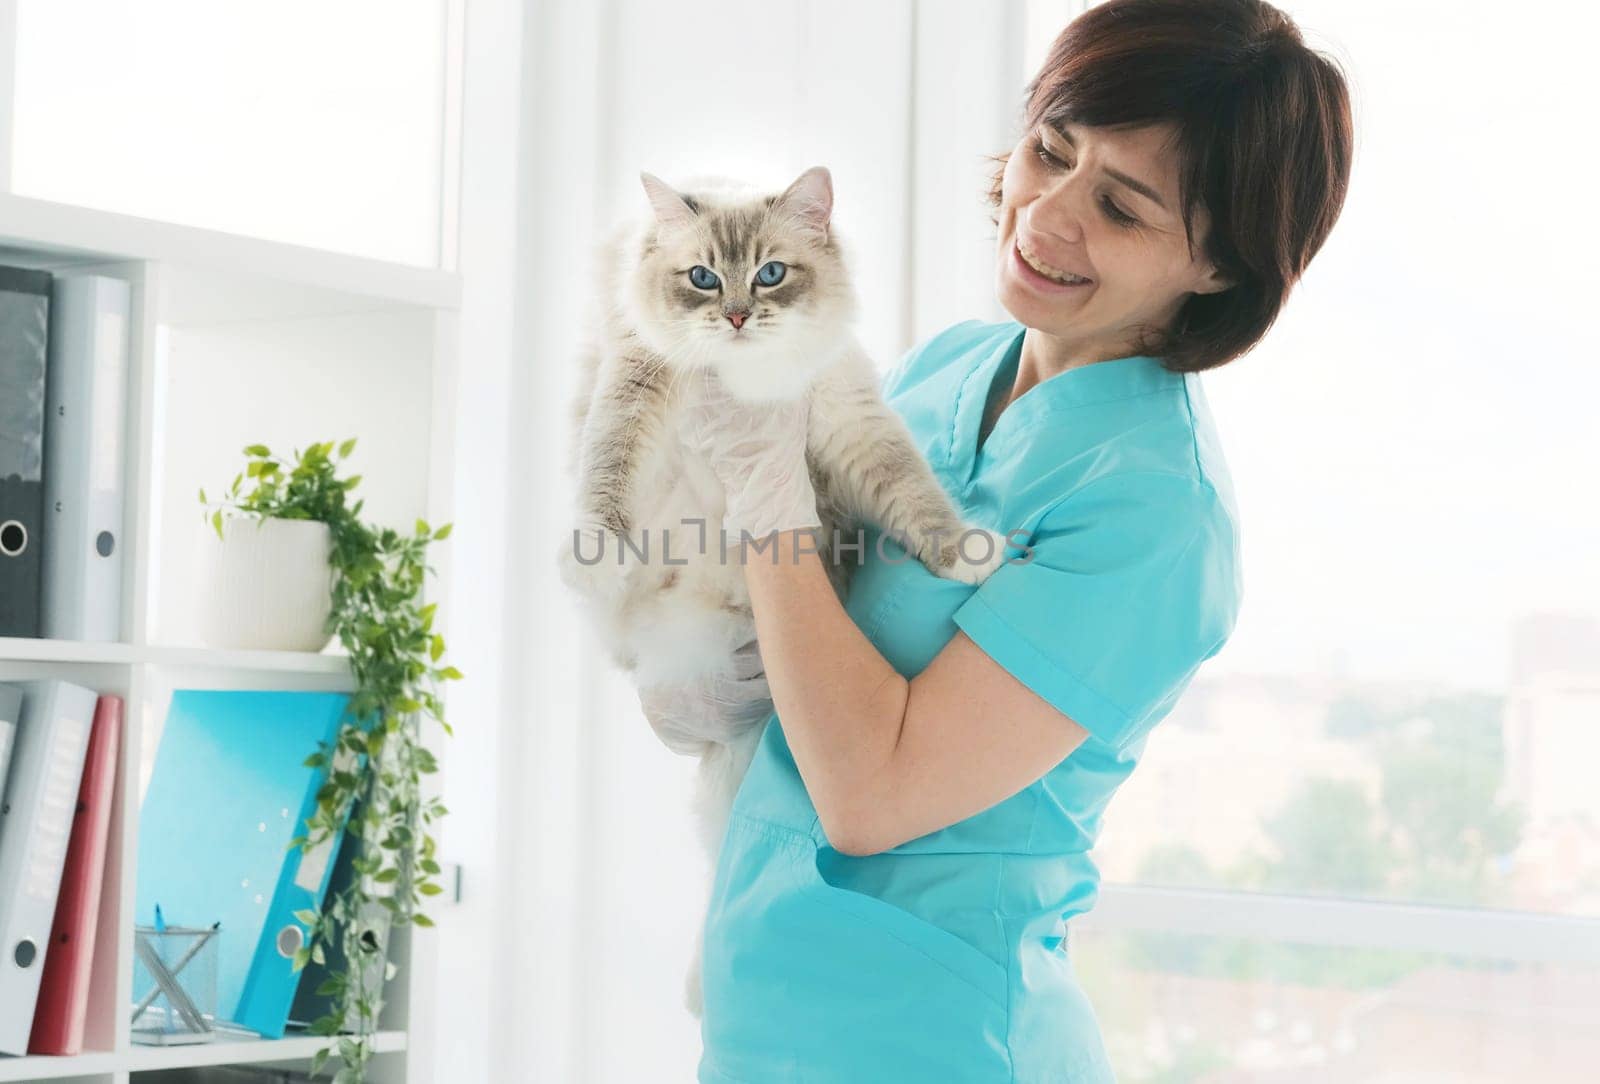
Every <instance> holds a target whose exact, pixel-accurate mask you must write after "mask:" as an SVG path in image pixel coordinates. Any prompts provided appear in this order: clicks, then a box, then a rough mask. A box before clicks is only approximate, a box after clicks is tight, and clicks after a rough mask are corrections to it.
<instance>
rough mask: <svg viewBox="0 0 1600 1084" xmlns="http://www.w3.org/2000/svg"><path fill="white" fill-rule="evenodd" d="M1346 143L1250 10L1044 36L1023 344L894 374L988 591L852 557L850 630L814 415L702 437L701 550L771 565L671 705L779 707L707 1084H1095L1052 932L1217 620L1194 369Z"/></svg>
mask: <svg viewBox="0 0 1600 1084" xmlns="http://www.w3.org/2000/svg"><path fill="white" fill-rule="evenodd" d="M1351 139H1352V134H1351V120H1350V108H1349V100H1348V94H1347V90H1346V87H1345V83H1344V80H1343V79H1342V77H1341V76H1340V74H1339V72H1338V70H1337V68H1336V67H1335V66H1334V65H1333V64H1332V63H1331V62H1330V61H1328V60H1327V59H1326V58H1324V57H1323V56H1321V55H1319V54H1317V53H1315V52H1312V51H1311V50H1309V49H1308V48H1306V46H1305V45H1304V44H1303V42H1302V40H1301V38H1300V35H1299V32H1298V31H1297V29H1296V28H1295V26H1294V24H1293V23H1292V22H1291V21H1290V20H1289V19H1288V18H1287V17H1285V16H1284V15H1283V14H1281V13H1280V12H1278V11H1277V10H1276V9H1274V8H1272V7H1269V6H1268V5H1266V4H1264V3H1260V2H1258V0H1207V2H1201V0H1110V2H1108V3H1105V4H1102V5H1100V6H1098V7H1095V8H1093V9H1091V10H1090V11H1088V12H1087V13H1085V14H1084V15H1082V16H1080V17H1079V18H1077V19H1076V20H1074V21H1073V22H1072V23H1071V24H1070V25H1069V26H1068V27H1067V28H1066V29H1065V31H1063V33H1062V34H1061V36H1060V37H1059V38H1058V39H1057V41H1056V42H1055V44H1054V46H1053V47H1052V49H1051V52H1050V55H1049V57H1048V59H1047V60H1046V61H1045V63H1044V66H1043V68H1042V70H1041V71H1040V72H1039V74H1038V76H1037V77H1036V78H1035V79H1034V81H1033V82H1032V83H1031V84H1030V85H1029V87H1028V98H1027V108H1026V116H1025V131H1024V133H1023V136H1022V139H1021V141H1020V142H1019V143H1018V144H1017V145H1016V147H1015V148H1014V149H1013V150H1012V151H1011V152H1010V153H1009V154H1008V155H1007V156H1006V157H1005V158H1004V159H1003V161H1004V166H1003V170H1002V171H1001V172H1000V174H999V175H998V176H997V177H996V179H995V186H994V191H993V193H992V197H993V202H994V205H995V207H996V209H997V219H996V224H997V226H998V241H999V243H998V247H997V272H996V289H997V292H998V296H999V299H1000V301H1001V303H1002V304H1003V305H1004V306H1005V308H1006V309H1007V311H1008V312H1009V313H1010V314H1011V315H1012V316H1013V317H1014V318H1015V319H1014V321H1008V322H1005V323H1000V324H980V323H977V322H972V321H969V322H966V323H962V324H957V325H956V326H954V327H952V328H949V329H948V330H946V331H944V332H942V333H940V334H938V335H935V336H934V337H933V338H932V339H930V340H928V341H927V342H924V343H922V344H921V345H919V346H917V347H916V348H914V349H913V350H912V351H911V352H910V353H909V354H908V355H907V356H906V357H905V358H904V359H902V360H901V362H900V364H899V365H898V366H896V367H895V369H894V370H893V371H892V372H891V373H890V374H889V376H888V377H887V378H886V380H885V383H884V392H885V395H886V397H887V398H888V400H889V402H890V403H891V404H892V405H893V406H894V407H895V408H896V409H897V410H898V411H899V412H900V413H901V415H902V416H903V417H904V419H905V421H906V423H907V425H908V426H909V427H910V429H911V431H912V433H913V435H914V436H915V437H916V439H917V440H918V443H919V445H920V447H921V448H922V449H923V452H924V454H925V455H926V456H927V458H928V460H929V462H930V463H931V464H932V466H933V468H934V470H935V472H936V473H937V474H938V475H939V477H940V479H941V480H942V481H943V483H944V484H945V486H946V488H947V489H948V491H949V492H950V494H951V496H952V498H954V499H955V500H956V501H957V502H958V503H959V504H960V506H961V508H962V510H963V512H964V514H965V516H966V517H967V519H968V520H969V521H970V522H974V523H978V524H981V525H983V526H987V527H990V528H992V529H994V530H997V531H1000V532H1018V533H1015V534H1013V535H1012V536H1011V537H1012V538H1013V539H1016V540H1018V541H1019V542H1021V541H1023V540H1025V543H1026V550H1025V551H1021V550H1019V551H1018V552H1017V553H1016V554H1015V555H1014V557H1013V560H1012V561H1010V562H1008V563H1006V564H1004V565H1002V566H1001V567H1000V568H999V569H998V570H997V571H995V572H994V573H993V574H992V575H990V577H989V578H988V579H987V580H986V581H985V582H984V583H982V584H981V585H979V586H977V587H976V588H974V587H972V586H970V585H964V584H960V583H956V582H953V581H951V580H947V579H939V578H936V577H934V576H933V575H931V574H930V573H928V572H927V571H926V569H924V568H923V567H922V566H921V565H920V564H918V563H917V562H915V561H912V560H909V559H907V557H906V554H905V551H904V550H903V549H901V548H900V547H899V546H898V545H896V544H895V543H894V542H892V541H888V540H883V541H881V542H880V540H879V538H878V536H877V535H876V534H874V533H871V532H869V533H868V535H867V539H868V544H867V546H866V547H865V552H864V554H863V555H862V557H863V560H864V563H863V564H862V566H861V567H860V568H859V569H858V570H857V572H856V576H855V579H854V582H853V585H852V587H851V591H850V594H849V598H848V602H847V604H846V605H845V606H841V605H840V604H839V603H838V601H837V600H836V598H835V596H834V594H833V592H832V590H831V588H830V587H829V584H828V580H827V577H826V574H825V571H824V569H823V567H822V564H821V561H820V559H819V558H818V557H817V556H816V555H815V553H814V552H813V551H814V547H813V546H812V545H810V542H811V539H810V538H809V537H803V536H804V535H805V534H806V529H807V528H811V527H814V526H815V525H817V523H818V518H817V515H816V507H815V498H814V494H813V493H812V492H811V489H810V485H809V480H808V479H807V476H806V472H805V470H804V469H797V468H798V467H799V465H800V464H802V463H803V459H802V456H803V450H804V447H805V436H804V434H805V421H806V419H805V415H804V408H803V406H788V407H785V406H779V407H765V408H753V407H749V406H745V405H742V404H739V403H737V402H735V401H733V400H731V399H727V398H725V397H718V393H716V392H715V391H714V390H713V392H711V393H709V394H710V398H708V399H707V400H706V401H705V402H704V403H703V404H702V406H701V408H700V409H699V410H697V411H696V412H695V415H694V417H695V419H696V421H695V422H694V423H692V424H691V426H690V429H691V432H690V433H689V434H687V435H688V437H689V438H690V439H691V440H693V441H695V442H696V443H698V444H699V445H700V447H702V448H703V449H704V451H705V452H706V454H707V455H708V457H709V458H710V459H711V461H712V462H713V464H714V466H715V467H716V469H717V473H718V475H719V477H720V478H721V479H722V481H723V483H724V485H725V487H726V488H727V491H728V517H727V520H726V522H725V524H724V526H725V529H726V530H728V531H729V532H730V533H732V532H738V531H741V530H746V531H749V532H750V533H751V534H752V535H756V536H763V535H766V534H768V533H770V532H778V537H779V548H778V550H777V558H778V559H777V560H776V561H775V562H774V561H772V560H771V559H770V555H764V556H762V557H761V558H760V559H757V560H753V561H749V562H748V563H747V564H746V570H745V575H746V578H747V581H748V583H749V587H750V594H751V598H752V603H753V606H754V609H755V618H756V631H757V636H758V640H759V643H760V656H761V660H762V662H763V664H764V667H765V677H764V678H757V679H755V681H754V682H753V683H746V687H745V688H743V689H739V690H724V691H723V692H722V694H721V695H717V696H715V697H710V698H708V699H707V700H706V701H705V702H704V703H702V704H699V705H696V706H695V712H697V713H699V715H700V716H701V717H700V718H698V719H696V720H694V722H695V723H696V725H697V726H699V727H703V726H704V725H705V723H706V721H707V718H708V717H709V716H710V715H712V714H714V713H716V712H718V711H727V710H739V709H738V708H737V707H733V708H730V707H729V706H728V705H737V704H738V702H739V701H740V700H741V699H742V698H747V697H748V696H749V695H751V694H752V693H754V694H755V695H765V693H766V692H767V690H768V689H770V695H771V698H772V700H773V703H774V705H775V707H776V714H775V715H773V716H771V717H770V718H769V719H768V720H767V725H766V730H765V732H764V733H763V736H762V740H761V744H760V746H759V749H758V752H757V753H756V757H755V761H754V763H753V764H752V765H751V768H750V771H749V774H748V775H747V776H746V778H745V781H744V784H743V786H742V788H741V790H740V792H739V795H738V799H737V801H736V803H735V806H734V811H733V817H732V821H731V823H730V825H729V828H728V831H727V834H726V836H725V837H724V840H723V844H722V849H721V853H720V856H719V860H718V866H717V871H716V878H715V883H714V886H713V889H712V898H711V904H710V909H709V913H708V916H707V920H706V927H705V959H704V977H703V983H704V1013H703V1022H702V1034H703V1038H704V1043H705V1050H704V1055H703V1057H702V1060H701V1063H700V1067H699V1079H700V1080H701V1081H702V1082H707V1084H710V1082H715V1084H733V1082H738V1084H772V1082H775V1081H830V1082H831V1081H900V1080H907V1081H911V1080H916V1081H925V1080H926V1081H990V1080H995V1081H1025V1082H1035V1081H1037V1082H1044V1081H1049V1082H1057V1084H1059V1082H1070V1084H1077V1082H1085V1084H1087V1082H1099V1081H1109V1080H1112V1079H1113V1074H1112V1070H1111V1067H1110V1065H1109V1063H1108V1062H1107V1059H1106V1055H1105V1051H1104V1047H1103V1044H1102V1041H1101V1036H1100V1033H1099V1028H1098V1024H1097V1021H1096V1019H1095V1016H1094V1013H1093V1011H1092V1009H1091V1008H1090V1006H1089V1003H1088V1001H1087V1000H1086V999H1085V997H1084V994H1083V992H1082V990H1081V989H1080V987H1079V985H1078V983H1077V981H1076V980H1075V977H1074V973H1073V969H1072V964H1071V962H1070V960H1069V958H1068V955H1067V951H1066V949H1067V943H1066V939H1065V934H1066V929H1067V926H1066V923H1067V920H1068V919H1069V918H1070V917H1071V916H1072V915H1075V914H1081V913H1083V912H1085V911H1087V910H1088V909H1089V908H1090V907H1091V906H1092V905H1093V902H1094V899H1095V896H1096V892H1097V886H1098V880H1099V878H1098V874H1097V872H1096V870H1095V867H1094V865H1093V864H1092V863H1091V861H1090V859H1089V857H1088V851H1089V848H1090V846H1091V845H1092V844H1093V842H1094V840H1095V837H1096V835H1097V834H1098V832H1099V828H1100V821H1101V814H1102V811H1103V810H1104V808H1105V806H1106V803H1107V801H1108V800H1109V799H1110V797H1111V795H1112V793H1113V792H1114V791H1115V790H1116V788H1117V787H1118V786H1119V785H1120V784H1121V783H1122V781H1123V780H1124V779H1126V778H1127V776H1128V774H1129V773H1130V772H1131V771H1132V770H1133V768H1134V766H1135V764H1136V763H1137V762H1138V759H1139V756H1140V753H1141V751H1142V749H1143V747H1144V743H1145V740H1146V737H1147V736H1148V734H1149V732H1150V729H1151V727H1152V726H1154V725H1155V723H1156V722H1158V721H1159V720H1160V719H1161V718H1162V717H1163V716H1164V715H1166V714H1167V712H1168V711H1169V710H1170V708H1171V707H1172V705H1173V703H1174V701H1175V700H1176V699H1177V697H1178V695H1179V694H1180V693H1181V692H1182V690H1183V689H1184V687H1185V686H1186V685H1187V684H1188V682H1189V680H1190V679H1191V678H1192V677H1193V675H1194V673H1195V670H1196V669H1197V667H1198V666H1199V665H1200V664H1201V662H1203V661H1204V660H1205V659H1207V658H1209V657H1211V656H1212V655H1213V654H1215V653H1216V652H1217V651H1218V650H1219V649H1220V648H1221V647H1222V645H1223V643H1224V641H1225V640H1226V639H1227V637H1228V635H1229V633H1230V632H1231V630H1232V629H1233V626H1234V620H1235V616H1236V613H1237V608H1238V605H1239V598H1240V573H1239V566H1238V555H1239V527H1238V517H1237V514H1236V511H1235V507H1234V502H1233V498H1232V492H1231V486H1230V483H1229V478H1228V472H1227V466H1226V464H1225V462H1224V460H1223V456H1222V451H1221V448H1220V446H1219V443H1218V438H1217V435H1216V432H1215V429H1214V427H1213V423H1212V419H1211V415H1210V412H1209V410H1208V409H1207V405H1206V401H1205V397H1204V395H1203V393H1202V389H1201V385H1200V383H1199V379H1198V378H1197V377H1196V376H1195V375H1194V374H1195V373H1196V372H1197V371H1199V370H1203V369H1208V368H1213V367H1215V366H1218V365H1221V364H1223V363H1225V362H1228V361H1230V360H1232V359H1234V358H1236V357H1238V356H1239V355H1240V354H1242V353H1244V352H1245V351H1247V350H1248V349H1249V348H1250V347H1251V346H1253V345H1254V344H1255V343H1256V342H1257V341H1258V340H1259V339H1260V337H1261V336H1262V335H1263V334H1264V333H1265V331H1266V330H1267V328H1268V327H1269V326H1270V325H1271V323H1272V321H1273V319H1274V317H1275V316H1276V315H1277V313H1278V311H1279V309H1280V308H1281V306H1282V305H1283V303H1284V300H1285V298H1286V296H1287V294H1288V292H1289V289H1290V287H1291V286H1292V285H1293V283H1294V282H1295V281H1296V280H1297V279H1298V278H1299V277H1300V275H1301V274H1302V272H1303V271H1304V270H1305V268H1306V266H1307V264H1308V262H1309V261H1310V260H1311V258H1312V256H1313V255H1314V254H1315V253H1316V252H1317V250H1318V249H1319V248H1320V246H1321V245H1322V242H1323V240H1324V239H1325V238H1326V236H1327V234H1328V231H1329V230H1330V229H1331V228H1332V226H1333V223H1334V221H1335V220H1336V218H1337V217H1338V214H1339V210H1340V207H1341V205H1342V202H1343V198H1344V192H1345V188H1346V184H1347V181H1348V175H1349V160H1350V154H1351ZM735 537H736V535H735ZM983 556H984V555H983V553H981V552H974V553H973V554H972V558H973V559H974V560H981V559H982V558H983ZM757 686H759V687H757ZM645 707H646V712H647V714H649V715H651V721H652V723H653V724H655V725H656V727H657V728H658V730H662V731H663V732H664V731H665V730H669V729H671V728H672V727H673V726H674V725H678V724H679V723H681V722H682V721H681V720H676V721H675V720H674V719H672V718H670V717H667V715H665V714H664V713H663V712H662V711H661V710H659V705H656V708H657V710H655V711H654V712H652V710H651V708H652V704H651V703H650V702H649V700H648V698H646V699H645Z"/></svg>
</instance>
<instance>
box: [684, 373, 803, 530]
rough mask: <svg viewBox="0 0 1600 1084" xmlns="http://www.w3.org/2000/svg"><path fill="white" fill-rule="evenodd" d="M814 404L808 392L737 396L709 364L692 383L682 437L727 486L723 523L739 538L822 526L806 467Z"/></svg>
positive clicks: (685, 405)
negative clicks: (754, 398)
mask: <svg viewBox="0 0 1600 1084" xmlns="http://www.w3.org/2000/svg"><path fill="white" fill-rule="evenodd" d="M809 406H810V400H809V398H808V397H807V396H803V395H802V396H801V397H800V398H798V399H785V400H775V401H770V402H747V401H745V400H742V399H736V398H734V397H733V396H732V395H730V394H729V393H728V390H727V388H726V386H724V385H723V383H722V381H721V380H719V379H717V374H716V373H715V372H714V371H713V370H711V369H704V370H702V371H701V374H700V375H698V376H697V377H696V378H695V379H694V380H693V381H691V387H690V389H689V391H688V398H687V401H686V402H685V404H684V409H683V410H682V411H681V412H680V413H679V415H678V416H679V437H680V439H682V441H683V443H684V445H685V446H686V447H687V448H689V449H691V450H693V451H696V452H698V453H700V454H701V455H702V456H704V457H705V459H706V461H707V462H708V463H709V464H710V466H711V469H712V471H713V472H715V474H716V476H717V478H718V479H719V480H721V482H722V486H723V488H724V489H725V490H727V494H728V505H727V511H726V512H725V513H724V515H723V520H722V527H723V530H725V531H727V532H728V533H729V534H730V535H732V536H733V537H734V538H735V539H737V538H739V537H741V536H740V534H739V532H740V531H746V532H748V533H749V534H750V536H751V537H752V538H764V537H766V536H767V535H769V534H771V533H772V532H774V531H787V530H793V529H795V528H805V527H819V526H821V524H822V520H821V518H820V517H818V515H817V497H816V493H815V492H814V491H813V490H812V488H811V474H810V472H809V471H808V470H807V468H806V423H807V415H808V412H809Z"/></svg>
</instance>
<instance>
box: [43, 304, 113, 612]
mask: <svg viewBox="0 0 1600 1084" xmlns="http://www.w3.org/2000/svg"><path fill="white" fill-rule="evenodd" d="M131 304H132V301H131V294H130V290H129V287H128V284H127V283H126V282H124V281H123V280H121V279H114V278H109V277H107V276H105V275H71V274H60V275H57V276H56V277H55V279H54V281H53V282H52V283H51V296H50V339H49V344H50V360H49V367H48V373H47V376H46V386H45V421H44V463H45V467H44V503H45V512H44V519H45V524H46V530H45V531H44V553H43V555H42V560H43V568H42V569H41V576H42V581H43V582H42V584H41V588H42V596H41V600H40V627H41V629H42V632H43V634H44V635H45V636H47V637H51V638H53V639H58V640H95V641H115V640H117V639H120V637H121V634H122V570H123V553H122V542H123V539H122V511H123V467H124V457H125V454H126V453H125V442H124V434H125V431H126V411H127V387H128V356H129V344H128V323H129V316H130V311H131Z"/></svg>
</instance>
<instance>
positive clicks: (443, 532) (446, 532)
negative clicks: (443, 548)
mask: <svg viewBox="0 0 1600 1084" xmlns="http://www.w3.org/2000/svg"><path fill="white" fill-rule="evenodd" d="M454 526H455V524H453V523H446V524H445V525H444V526H443V527H440V528H439V529H438V530H437V531H434V532H433V540H434V541H435V542H443V541H444V540H445V539H447V538H449V537H450V529H451V528H452V527H454Z"/></svg>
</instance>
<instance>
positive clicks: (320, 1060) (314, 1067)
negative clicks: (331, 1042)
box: [311, 1047, 331, 1076]
mask: <svg viewBox="0 0 1600 1084" xmlns="http://www.w3.org/2000/svg"><path fill="white" fill-rule="evenodd" d="M330 1050H331V1048H330V1047H323V1048H322V1049H321V1050H319V1051H317V1052H316V1054H314V1055H312V1058H311V1075H312V1076H316V1075H317V1074H318V1073H320V1072H322V1067H323V1065H325V1064H326V1063H327V1061H328V1054H329V1052H330Z"/></svg>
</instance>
